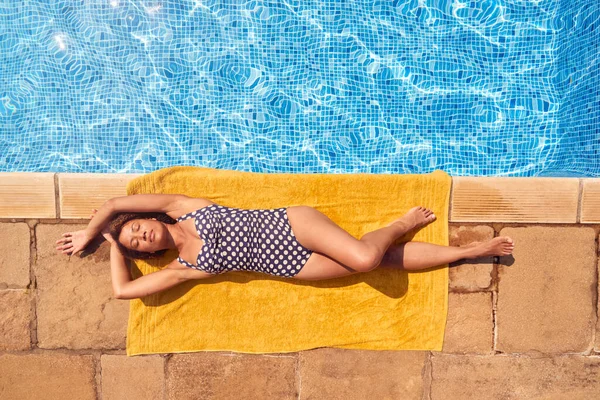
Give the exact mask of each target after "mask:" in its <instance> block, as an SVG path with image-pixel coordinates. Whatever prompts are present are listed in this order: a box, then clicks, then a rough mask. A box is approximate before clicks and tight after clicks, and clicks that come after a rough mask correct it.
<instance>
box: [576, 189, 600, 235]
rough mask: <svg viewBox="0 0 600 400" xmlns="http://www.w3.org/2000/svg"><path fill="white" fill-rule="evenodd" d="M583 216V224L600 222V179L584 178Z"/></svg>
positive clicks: (582, 193)
mask: <svg viewBox="0 0 600 400" xmlns="http://www.w3.org/2000/svg"><path fill="white" fill-rule="evenodd" d="M581 180H582V189H581V216H580V222H581V223H582V224H590V223H591V224H594V223H595V224H597V223H599V222H600V179H598V178H582V179H581Z"/></svg>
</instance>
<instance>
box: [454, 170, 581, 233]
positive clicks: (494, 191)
mask: <svg viewBox="0 0 600 400" xmlns="http://www.w3.org/2000/svg"><path fill="white" fill-rule="evenodd" d="M451 196H452V209H451V212H450V221H451V222H477V223H481V222H524V223H575V222H577V206H578V202H579V179H577V178H531V177H527V178H505V177H501V178H497V177H470V176H457V177H452V194H451ZM548 210H552V211H551V212H548Z"/></svg>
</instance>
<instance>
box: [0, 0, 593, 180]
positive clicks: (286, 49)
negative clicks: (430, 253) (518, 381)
mask: <svg viewBox="0 0 600 400" xmlns="http://www.w3.org/2000/svg"><path fill="white" fill-rule="evenodd" d="M599 21H600V3H598V2H597V1H595V0H571V1H567V0H538V1H528V2H523V1H520V0H510V1H509V0H483V1H466V0H461V1H458V0H421V1H417V0H406V1H398V0H395V1H381V0H360V1H358V0H356V1H343V2H342V1H333V0H328V1H325V0H321V1H305V0H303V1H300V0H286V1H232V0H229V1H216V0H205V1H174V0H171V1H139V2H131V1H123V0H105V1H54V2H47V1H41V0H38V1H27V2H17V1H14V2H3V3H0V171H5V172H11V171H35V172H111V173H113V172H122V173H145V172H150V171H154V170H156V169H159V168H165V167H170V166H174V165H195V166H203V167H211V168H221V169H233V170H239V171H254V172H294V173H359V172H362V173H427V172H431V171H433V170H435V169H442V170H444V171H446V172H448V173H449V174H451V175H454V176H468V175H477V176H599V175H600V161H599V160H600V157H599V152H600V94H599V93H600V91H599V89H598V88H599V87H600V85H599V84H600V82H599V71H600V69H599V65H598V64H599V61H598V59H599V57H598V54H599V45H600V33H599V28H598V25H599V23H600V22H599Z"/></svg>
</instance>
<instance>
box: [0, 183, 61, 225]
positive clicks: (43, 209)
mask: <svg viewBox="0 0 600 400" xmlns="http://www.w3.org/2000/svg"><path fill="white" fill-rule="evenodd" d="M55 195H56V192H55V190H54V173H46V172H0V218H56V217H57V215H56V200H55V197H56V196H55Z"/></svg>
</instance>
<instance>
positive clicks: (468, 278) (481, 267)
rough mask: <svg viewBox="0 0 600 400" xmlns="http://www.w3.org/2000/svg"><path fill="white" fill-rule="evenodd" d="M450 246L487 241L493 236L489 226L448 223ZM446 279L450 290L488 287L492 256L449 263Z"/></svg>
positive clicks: (492, 263)
mask: <svg viewBox="0 0 600 400" xmlns="http://www.w3.org/2000/svg"><path fill="white" fill-rule="evenodd" d="M448 235H449V244H450V246H460V247H464V246H466V245H468V244H470V243H473V242H487V241H488V240H490V239H492V238H493V237H494V229H493V228H492V227H491V226H485V225H479V226H462V225H458V224H450V227H449V230H448ZM449 266H450V268H449V270H448V279H449V286H450V290H453V291H461V292H475V291H480V290H482V289H489V288H490V286H491V285H492V271H493V269H494V258H493V257H481V258H478V259H476V260H462V261H457V262H454V263H450V265H449Z"/></svg>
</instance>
